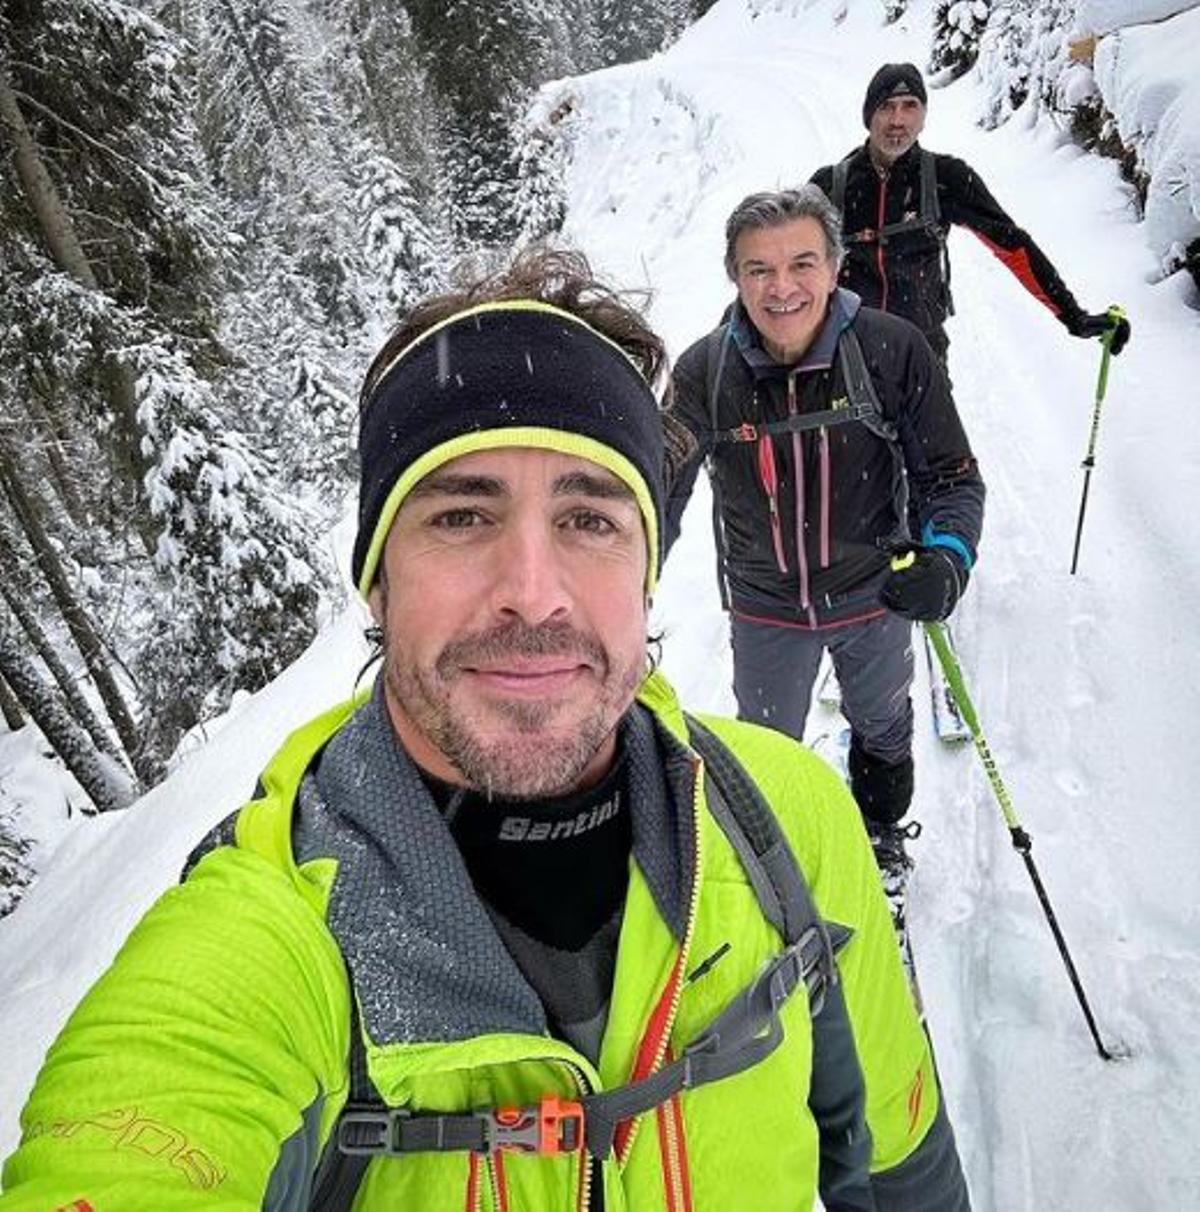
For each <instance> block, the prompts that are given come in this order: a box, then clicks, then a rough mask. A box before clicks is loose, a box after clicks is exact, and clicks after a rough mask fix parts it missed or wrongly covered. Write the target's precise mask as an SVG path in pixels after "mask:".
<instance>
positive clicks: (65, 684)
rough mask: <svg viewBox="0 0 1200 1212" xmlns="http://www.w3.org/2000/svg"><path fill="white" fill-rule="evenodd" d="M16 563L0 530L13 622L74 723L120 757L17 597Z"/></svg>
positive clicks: (0, 590)
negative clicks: (60, 694)
mask: <svg viewBox="0 0 1200 1212" xmlns="http://www.w3.org/2000/svg"><path fill="white" fill-rule="evenodd" d="M16 567H17V553H16V551H14V550H13V547H12V545H11V544H10V543H9V541H8V540H7V539H6V538H5V537H4V534H3V532H0V597H2V598H3V599H4V601H5V602H7V603H8V608H9V609H10V610H11V611H12V612H13V615H14V616H15V617H16V620H17V622H18V623H20V625H21V630H22V631H23V632H24V633H25V635H26V636H27V637H28V639H29V642H30V644H32V645H33V650H34V651H35V652H36V653H37V654H38V656H39V657H40V658H41V660H42V664H43V665H45V666H46V668H47V669H48V670H49V671H50V676H51V677H52V678H53V679H54V681H55V682H56V683H57V684H58V688H59V689H60V690H61V691H62V694H63V698H65V699H66V701H67V707H68V708H69V709H70V712H71V714H72V715H73V716H74V717H75V721H76V723H78V724H79V725H81V726H82V728H83V730H84V731H85V732H86V733H87V734H88V736H90V737H91V738H92V741H93V742H94V743H95V746H96V748H97V749H99V750H101V752H103V753H107V754H108V756H109V757H111V758H112V759H113V760H114V761H117V762H120V761H121V760H122V758H121V752H120V750H119V749H118V748H117V747H116V745H114V744H113V741H112V738H111V737H110V736H109V735H108V733H107V732H106V731H105V729H104V726H103V725H102V724H101V723H100V721H99V720H98V719H97V718H96V713H95V712H94V711H93V710H92V708H91V705H90V704H89V703H88V701H87V699H85V698H84V697H83V692H82V691H81V690H80V689H79V684H78V683H77V682H76V680H75V679H74V678H73V677H72V676H71V671H70V670H69V669H68V668H67V667H66V665H65V664H64V663H63V660H62V658H61V657H60V656H59V655H58V652H57V651H56V649H55V647H54V645H53V644H52V643H51V642H50V639H49V637H48V636H47V635H46V633H45V631H44V630H43V629H42V625H41V624H40V623H39V622H38V618H37V614H36V613H35V612H34V611H33V609H32V608H31V607H30V605H29V603H28V602H26V601H25V600H24V599H23V598H22V597H21V594H20V593H19V592H17V591H16V590H15V589H14V588H13V586H14V583H15V578H14V576H13V574H12V570H14V569H15V568H16Z"/></svg>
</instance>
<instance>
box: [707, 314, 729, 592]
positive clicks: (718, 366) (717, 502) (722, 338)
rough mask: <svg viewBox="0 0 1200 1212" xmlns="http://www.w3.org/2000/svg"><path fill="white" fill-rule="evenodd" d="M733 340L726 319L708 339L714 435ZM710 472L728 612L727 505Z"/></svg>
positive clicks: (721, 582)
mask: <svg viewBox="0 0 1200 1212" xmlns="http://www.w3.org/2000/svg"><path fill="white" fill-rule="evenodd" d="M727 314H728V313H727ZM732 341H733V321H732V320H730V319H726V320H724V321H723V322H722V323H721V324H719V325H717V327H716V328H714V329H713V331H712V332H710V333H709V334H708V336H707V337H706V338H705V349H704V373H705V391H706V392H707V403H708V424H709V429H710V430H711V431H712V432H713V433H714V434H716V433H717V432H718V429H717V411H718V393H719V392H720V390H721V378H722V376H723V375H724V373H725V359H726V357H727V356H728V354H729V346H730V344H731V343H732ZM710 459H711V456H710ZM708 472H709V475H708V481H709V483H710V484H711V485H712V525H713V538H714V539H715V543H714V546H715V548H716V556H717V589H718V591H719V593H720V595H721V609H722V610H728V609H729V577H728V575H727V573H726V569H725V555H726V551H727V550H728V547H727V544H726V542H725V511H724V502H723V501H722V499H721V485H720V481H719V479H718V477H717V475H716V474H715V472H714V470H713V467H712V463H711V461H710V463H709V468H708Z"/></svg>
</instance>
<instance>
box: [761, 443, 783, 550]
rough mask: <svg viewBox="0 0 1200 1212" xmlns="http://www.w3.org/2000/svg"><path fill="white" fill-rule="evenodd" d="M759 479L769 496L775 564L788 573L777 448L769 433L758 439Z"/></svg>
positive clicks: (768, 506) (768, 507) (768, 510)
mask: <svg viewBox="0 0 1200 1212" xmlns="http://www.w3.org/2000/svg"><path fill="white" fill-rule="evenodd" d="M755 453H756V455H757V457H758V478H759V481H760V482H761V484H762V486H763V490H764V491H765V492H766V494H767V512H768V513H769V514H770V517H771V543H772V545H773V546H774V548H775V563H776V564H777V565H778V566H779V571H780V572H787V570H788V567H787V555H786V553H785V552H784V550H783V523H782V522H781V521H780V519H779V475H778V472H777V470H776V467H775V446H774V442H773V439H772V438H771V435H770V434H769V433H764V434H763V435H762V437H760V438H759V439H758V449H757V451H756V452H755Z"/></svg>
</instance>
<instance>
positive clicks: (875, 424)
mask: <svg viewBox="0 0 1200 1212" xmlns="http://www.w3.org/2000/svg"><path fill="white" fill-rule="evenodd" d="M838 361H839V362H840V363H841V366H842V378H843V379H844V380H845V383H846V394H847V395H848V396H849V397H850V403H851V404H852V405H855V406H857V411H858V412H859V414H860V417H859V419H860V420H861V421H862V423H863V424H864V425H865V426H866V427H867V428H868V429H869V430H870V431H871V432H872V433H873V434H875V436H876V437H879V438H882V439H883V440H884V441H885V442H888V443H890V444H891V445H893V446H894V445H895V444H896V441H897V436H898V435H897V432H896V424H895V422H894V421H889V420H888V418H887V416H886V415H885V414H884V411H883V405H882V404H881V403H880V402H879V393H878V392H877V391H876V390H875V384H874V382H873V381H872V379H871V372H870V371H869V370H868V369H867V360H866V358H865V357H864V356H863V350H862V343H861V342H860V341H859V339H858V334H857V333H856V332H855V331H854V325H853V324H852V325H850V327H849V328H847V329H845V330H844V331H843V333H842V335H841V338H840V339H839V340H838Z"/></svg>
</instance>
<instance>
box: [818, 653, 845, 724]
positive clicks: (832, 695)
mask: <svg viewBox="0 0 1200 1212" xmlns="http://www.w3.org/2000/svg"><path fill="white" fill-rule="evenodd" d="M817 702H818V703H820V704H821V706H822V707H829V708H831V709H832V710H834V711H837V710H838V709H839V708H840V707H841V705H842V688H841V686H839V685H838V680H837V674H836V673H835V672H834V668H833V662H832V661H831V660H830V659H829V657H828V655H827V656H826V657H825V664H824V666H823V667H822V669H821V676H820V678H819V679H818V681H817Z"/></svg>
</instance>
